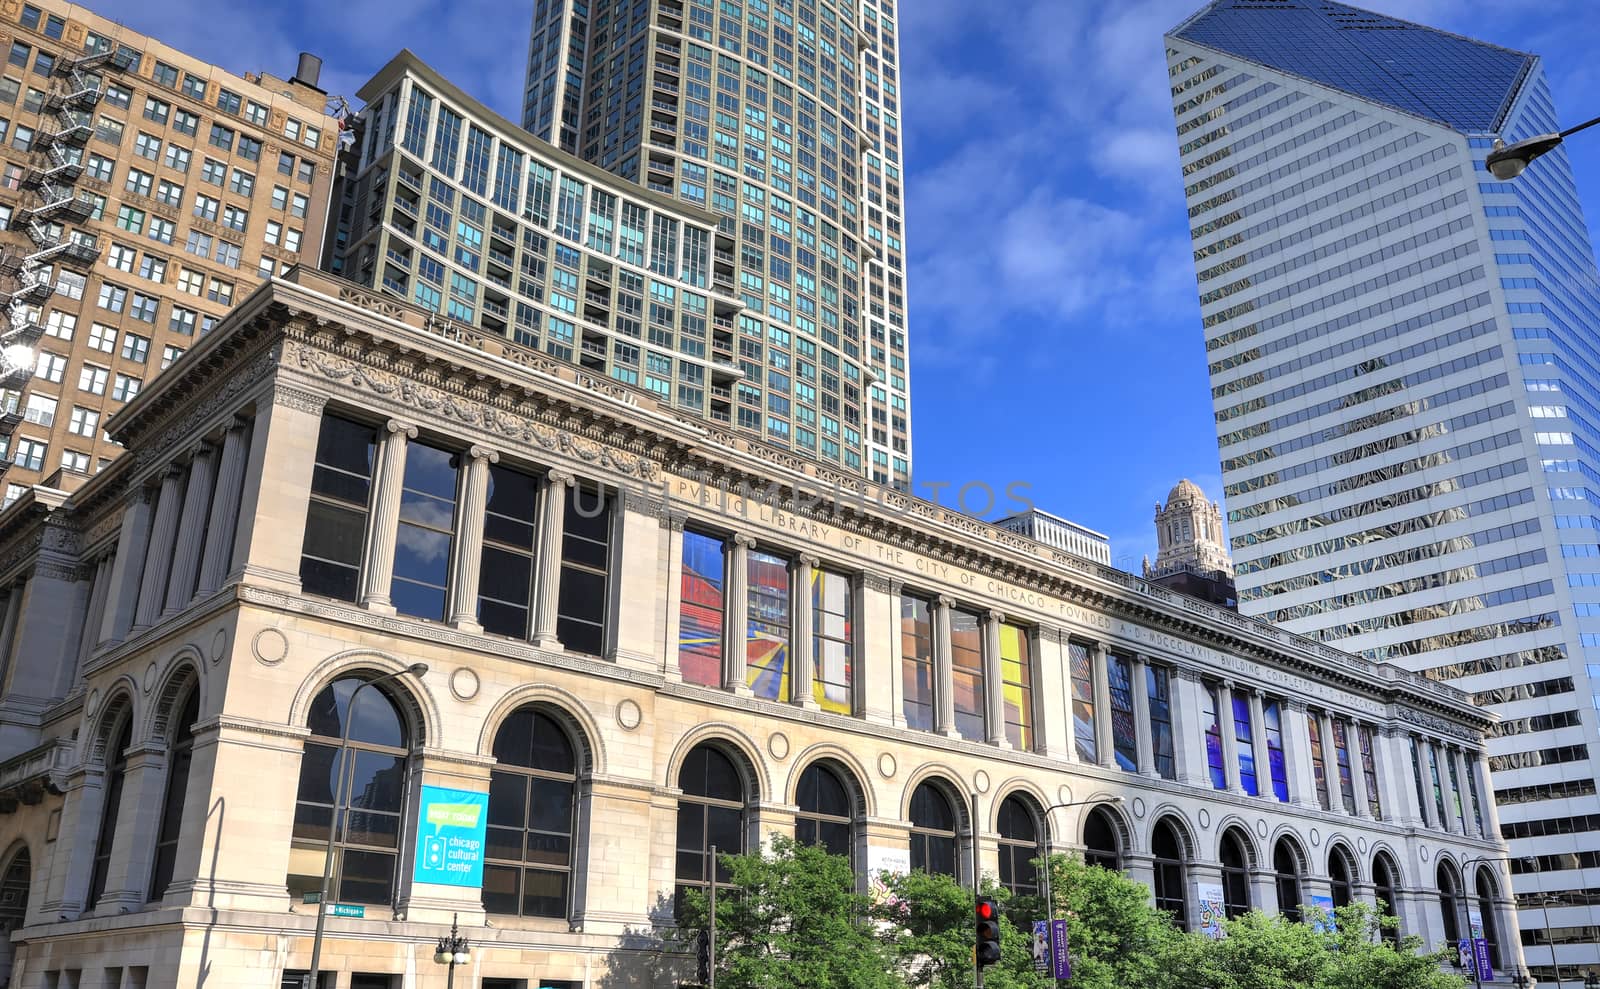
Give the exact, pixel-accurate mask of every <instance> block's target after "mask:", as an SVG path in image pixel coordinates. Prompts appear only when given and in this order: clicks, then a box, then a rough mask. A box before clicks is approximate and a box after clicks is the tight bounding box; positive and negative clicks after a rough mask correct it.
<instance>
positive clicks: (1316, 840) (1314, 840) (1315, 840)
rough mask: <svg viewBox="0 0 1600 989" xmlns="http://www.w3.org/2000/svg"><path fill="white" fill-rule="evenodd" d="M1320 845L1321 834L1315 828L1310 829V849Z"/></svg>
mask: <svg viewBox="0 0 1600 989" xmlns="http://www.w3.org/2000/svg"><path fill="white" fill-rule="evenodd" d="M1321 844H1322V832H1321V831H1318V830H1317V829H1316V828H1312V829H1311V847H1312V848H1316V847H1317V846H1318V845H1321Z"/></svg>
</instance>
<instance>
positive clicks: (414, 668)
mask: <svg viewBox="0 0 1600 989" xmlns="http://www.w3.org/2000/svg"><path fill="white" fill-rule="evenodd" d="M427 672H428V664H427V663H412V664H411V665H410V666H408V667H406V668H405V669H403V670H395V671H394V672H392V673H385V674H384V675H383V676H380V677H373V678H372V679H371V680H363V681H361V682H360V683H359V684H357V685H356V689H355V690H352V691H351V692H350V702H349V703H348V704H346V705H345V708H344V733H343V734H342V735H341V736H340V737H339V778H338V779H337V781H336V785H335V787H334V791H333V818H332V820H331V821H329V831H328V850H327V853H326V854H325V855H323V857H322V892H321V894H320V895H318V897H317V932H316V934H315V935H314V936H313V937H312V939H311V972H310V973H309V974H308V975H307V976H306V982H305V984H306V985H307V986H308V987H310V989H320V987H319V986H318V985H317V978H318V976H319V975H320V974H321V970H322V927H323V923H324V921H326V920H327V917H328V880H329V878H330V877H331V876H332V875H333V846H334V845H335V844H336V843H337V840H338V837H339V834H340V828H339V811H340V808H341V806H343V809H344V812H345V813H346V814H349V812H350V808H349V807H348V806H345V805H347V804H348V803H349V795H348V794H346V793H345V789H346V787H347V786H348V784H347V782H346V777H347V776H349V775H350V774H349V772H348V770H349V768H350V765H349V763H350V758H349V756H350V725H351V724H353V723H354V722H355V713H356V700H357V699H358V698H360V697H361V692H362V691H363V690H366V689H367V688H368V687H375V686H377V685H378V684H380V683H386V682H387V681H389V680H398V679H399V678H400V677H403V676H405V675H406V674H407V673H409V674H411V675H412V676H414V677H416V678H417V679H418V680H420V679H422V677H423V675H424V674H425V673H427Z"/></svg>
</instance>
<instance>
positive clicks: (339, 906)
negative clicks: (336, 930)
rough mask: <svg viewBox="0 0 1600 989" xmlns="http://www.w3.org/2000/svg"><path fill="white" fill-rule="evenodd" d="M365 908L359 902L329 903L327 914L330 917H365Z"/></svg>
mask: <svg viewBox="0 0 1600 989" xmlns="http://www.w3.org/2000/svg"><path fill="white" fill-rule="evenodd" d="M366 915H367V908H366V907H364V906H362V905H361V904H359V903H330V904H328V916H330V917H365V916H366Z"/></svg>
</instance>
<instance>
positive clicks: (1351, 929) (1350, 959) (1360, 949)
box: [1317, 903, 1466, 989]
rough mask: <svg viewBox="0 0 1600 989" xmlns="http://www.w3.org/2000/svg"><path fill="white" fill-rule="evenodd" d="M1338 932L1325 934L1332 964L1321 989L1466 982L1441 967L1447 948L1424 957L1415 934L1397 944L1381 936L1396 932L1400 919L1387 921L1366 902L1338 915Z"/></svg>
mask: <svg viewBox="0 0 1600 989" xmlns="http://www.w3.org/2000/svg"><path fill="white" fill-rule="evenodd" d="M1335 922H1336V925H1337V930H1336V931H1334V932H1333V933H1331V934H1330V935H1328V936H1327V940H1328V942H1329V948H1330V951H1329V958H1328V965H1327V967H1326V969H1325V970H1324V971H1323V974H1322V979H1321V981H1320V982H1318V983H1317V989H1462V987H1463V986H1465V985H1466V980H1464V979H1462V978H1461V977H1459V976H1457V975H1453V974H1451V973H1450V972H1447V971H1444V970H1442V969H1441V968H1440V965H1441V964H1443V963H1444V962H1445V961H1446V960H1447V959H1448V958H1449V956H1450V952H1449V951H1448V950H1444V951H1436V952H1432V953H1426V952H1424V951H1423V950H1422V938H1420V937H1418V936H1416V935H1415V934H1411V935H1407V936H1406V937H1403V938H1401V939H1400V943H1399V945H1398V946H1395V945H1391V944H1390V943H1389V942H1388V941H1385V940H1384V939H1383V937H1382V934H1383V932H1384V931H1386V930H1388V931H1394V930H1398V928H1399V926H1400V921H1399V919H1397V918H1395V917H1385V916H1383V915H1382V914H1380V913H1378V911H1376V910H1374V909H1373V908H1372V907H1370V906H1368V905H1367V904H1365V903H1353V904H1351V905H1350V906H1347V907H1340V908H1339V909H1338V910H1337V911H1335Z"/></svg>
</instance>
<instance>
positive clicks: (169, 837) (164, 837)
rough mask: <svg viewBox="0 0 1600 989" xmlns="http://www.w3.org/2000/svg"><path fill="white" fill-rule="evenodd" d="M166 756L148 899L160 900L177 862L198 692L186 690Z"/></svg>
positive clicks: (198, 713) (194, 689)
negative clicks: (163, 795)
mask: <svg viewBox="0 0 1600 989" xmlns="http://www.w3.org/2000/svg"><path fill="white" fill-rule="evenodd" d="M181 710H182V711H183V713H182V714H180V715H178V720H177V723H175V724H174V725H172V745H171V747H170V748H169V749H168V752H167V791H166V796H165V798H164V799H163V800H162V802H161V827H160V829H159V830H157V832H156V861H155V865H154V866H153V867H152V868H151V870H150V896H149V899H150V900H152V901H155V900H159V899H161V897H162V896H164V895H165V894H166V892H167V887H168V886H170V885H172V870H173V868H174V867H175V866H176V865H177V861H178V835H179V834H180V832H181V831H182V829H183V798H184V796H185V795H186V794H187V793H188V791H189V765H190V763H192V762H193V761H194V723H195V722H196V721H199V720H200V690H199V688H198V687H191V688H189V699H188V700H186V701H184V703H183V707H182V709H181Z"/></svg>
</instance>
